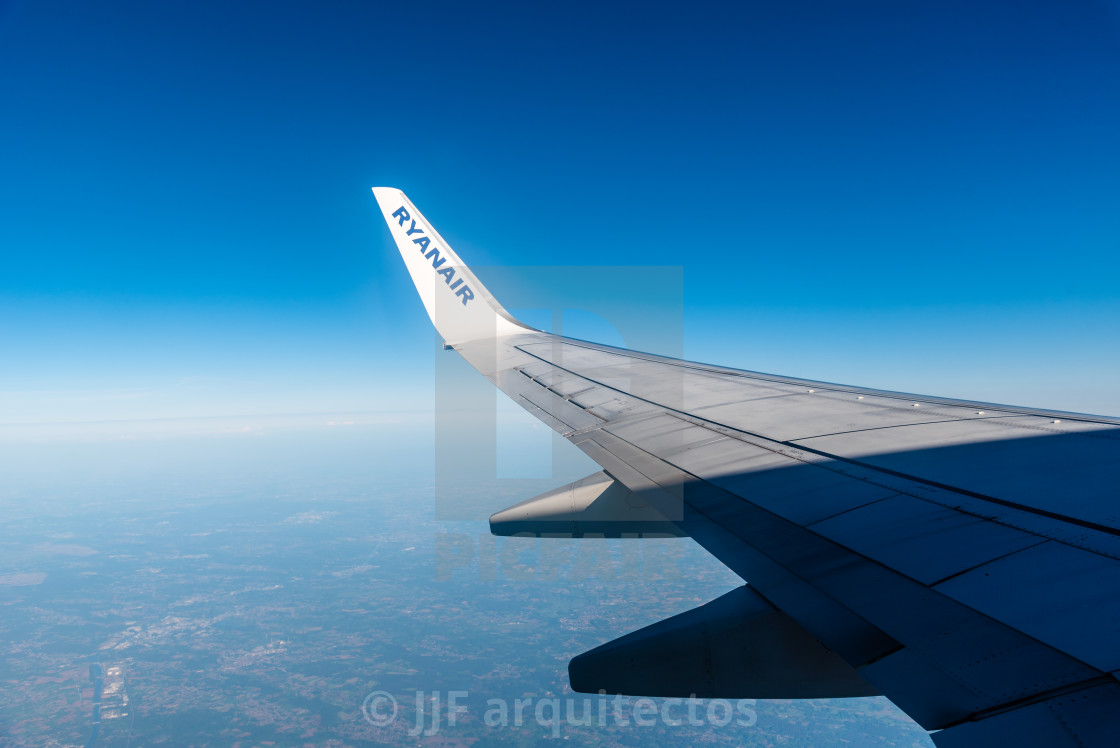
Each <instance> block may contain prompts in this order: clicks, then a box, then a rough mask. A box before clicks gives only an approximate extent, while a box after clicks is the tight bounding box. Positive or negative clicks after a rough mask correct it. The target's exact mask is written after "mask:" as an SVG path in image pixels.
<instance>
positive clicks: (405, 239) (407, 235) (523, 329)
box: [373, 187, 1120, 425]
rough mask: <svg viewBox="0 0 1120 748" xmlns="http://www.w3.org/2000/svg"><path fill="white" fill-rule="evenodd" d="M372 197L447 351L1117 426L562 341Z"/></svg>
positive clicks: (394, 204)
mask: <svg viewBox="0 0 1120 748" xmlns="http://www.w3.org/2000/svg"><path fill="white" fill-rule="evenodd" d="M373 195H374V197H375V198H376V200H377V203H378V206H379V207H380V209H381V213H382V216H383V217H384V219H385V223H386V224H387V225H388V227H389V232H390V234H392V236H393V240H394V241H395V242H396V245H397V249H398V250H399V251H400V253H401V257H402V259H403V260H404V263H405V266H406V267H407V268H408V272H409V275H410V276H411V277H412V281H413V283H414V285H415V286H416V290H417V292H418V293H419V295H420V299H421V301H422V302H423V304H424V308H425V309H426V310H427V312H428V317H429V318H430V319H431V320H432V324H433V325H434V326H435V328H436V331H437V332H438V333H439V334H440V336H441V337H443V339H444V342H445V343H446V344H447V345H448V346H449V347H452V346H458V345H462V344H465V343H470V342H472V341H478V340H493V339H496V338H502V337H506V336H509V335H517V334H524V333H536V334H545V335H549V336H550V337H552V338H554V339H557V340H563V341H564V342H566V343H569V344H572V345H577V346H586V347H588V348H592V349H597V350H600V351H607V352H613V353H617V354H621V355H625V356H627V357H630V358H635V359H644V360H648V361H655V362H658V363H662V364H666V365H671V366H675V367H680V368H682V369H686V370H696V371H704V372H709V373H713V374H718V375H725V376H732V377H746V378H751V379H757V380H764V381H774V382H781V383H784V384H795V385H803V386H805V387H806V388H812V389H819V390H821V391H826V390H834V391H839V392H844V393H850V394H852V395H855V396H857V397H858V396H860V395H869V396H871V395H873V396H877V397H887V398H895V399H899V400H905V401H912V402H921V403H928V404H930V405H945V406H959V407H967V408H976V409H980V410H985V409H987V410H1000V411H1003V412H1006V413H1013V414H1023V415H1037V416H1043V417H1057V418H1068V419H1070V420H1081V421H1091V422H1095V423H1104V424H1109V425H1120V417H1114V416H1101V415H1094V414H1087V413H1072V412H1067V411H1060V410H1051V409H1039V408H1029V407H1022V406H1014V405H1003V404H999V403H990V402H982V401H974V400H961V399H957V398H949V397H939V396H931V395H920V394H914V393H906V392H898V391H894V390H880V389H875V388H870V387H859V386H853V385H846V384H837V383H834V382H824V381H819V380H813V379H803V378H800V377H789V376H784V375H777V374H767V373H763V372H757V371H752V370H748V369H736V368H734V367H727V366H719V365H715V364H706V363H700V362H695V361H688V360H685V359H678V358H673V357H670V356H664V355H660V354H654V353H646V352H642V351H634V350H630V349H627V348H616V347H614V346H609V345H604V344H602V343H595V342H592V341H585V340H579V339H577V338H568V337H562V336H559V335H551V334H549V333H542V332H541V331H540V330H537V329H535V328H532V327H529V326H528V325H526V324H524V323H523V322H520V321H518V320H517V319H515V318H514V317H513V315H511V314H510V313H509V312H507V311H506V310H505V308H504V307H503V306H502V305H501V303H500V302H499V301H498V300H497V299H496V298H495V297H494V295H493V294H491V293H490V292H489V291H488V290H487V289H486V287H485V286H483V285H482V282H481V281H479V279H478V277H477V276H475V274H474V273H473V272H472V271H471V269H470V268H469V267H468V266H467V265H466V263H464V262H463V261H462V259H460V257H459V255H458V254H457V253H456V252H455V251H454V250H453V249H452V248H451V245H450V244H448V243H447V241H446V240H445V239H444V238H443V237H442V236H440V235H439V233H438V232H437V231H436V230H435V228H434V227H433V226H432V225H431V223H429V222H428V220H427V219H426V218H425V217H424V216H423V215H422V214H421V213H420V211H419V210H418V209H417V208H416V206H415V205H414V204H413V203H412V201H410V200H409V199H408V197H407V196H406V195H405V194H404V192H402V191H401V190H399V189H396V188H393V187H374V188H373Z"/></svg>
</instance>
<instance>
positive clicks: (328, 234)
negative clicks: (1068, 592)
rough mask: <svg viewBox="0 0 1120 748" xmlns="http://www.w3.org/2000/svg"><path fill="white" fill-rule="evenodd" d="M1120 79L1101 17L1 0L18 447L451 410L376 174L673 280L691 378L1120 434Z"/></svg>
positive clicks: (492, 258) (503, 232) (12, 387)
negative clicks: (47, 432)
mask: <svg viewBox="0 0 1120 748" xmlns="http://www.w3.org/2000/svg"><path fill="white" fill-rule="evenodd" d="M1117 80H1120V7H1118V5H1117V4H1116V3H1104V2H989V3H984V4H982V6H981V4H976V3H966V2H910V1H903V2H899V1H898V0H892V1H890V2H852V3H826V2H816V3H804V2H765V3H762V2H743V3H718V4H710V5H709V4H705V3H688V4H675V5H672V6H669V5H666V6H664V7H662V6H659V5H657V4H641V5H637V4H613V5H612V4H599V3H595V4H592V3H587V4H582V3H563V4H541V3H516V4H508V5H499V4H491V5H489V6H479V5H478V4H464V3H436V4H430V3H392V4H390V3H357V2H355V3H315V4H306V3H269V4H267V5H266V4H252V3H247V4H241V5H238V6H234V5H231V4H228V3H207V2H198V3H189V4H166V3H143V2H134V3H128V2H114V1H112V0H106V1H105V2H99V3H94V4H91V3H77V2H51V1H30V0H29V1H27V2H15V3H11V2H8V3H3V4H0V101H3V102H4V114H3V116H2V117H0V164H3V170H2V173H3V179H2V180H0V247H2V249H0V362H2V364H3V365H2V366H0V426H4V428H3V429H2V430H3V431H4V433H5V434H7V437H4V438H8V439H11V438H16V439H18V438H21V437H22V435H24V434H25V433H28V432H26V431H24V427H23V426H18V425H17V424H27V423H35V424H42V423H45V422H64V421H65V422H71V421H106V420H110V421H112V420H134V419H183V418H194V417H200V416H206V417H234V416H236V417H241V416H247V415H251V416H256V417H264V416H269V417H275V416H280V415H292V414H294V415H295V416H299V417H304V416H310V415H312V414H342V417H346V414H366V416H365V417H369V418H372V417H373V416H370V415H369V414H385V413H423V412H425V411H426V410H430V409H431V403H432V399H431V392H430V391H431V387H432V383H433V358H434V356H435V355H437V354H436V353H435V352H434V346H435V339H434V335H433V333H432V331H431V329H430V325H429V323H428V320H427V318H426V315H425V314H424V312H423V309H422V307H421V306H420V303H419V301H418V300H417V299H416V297H415V292H414V290H413V288H412V287H411V284H410V283H409V282H408V279H407V275H406V273H405V271H404V269H403V267H402V266H401V263H400V259H399V256H398V255H397V254H396V251H395V249H394V248H393V247H392V245H391V242H390V239H389V235H388V232H387V231H386V229H385V228H384V225H383V223H382V222H381V219H380V217H379V215H378V213H377V208H376V205H375V203H374V201H373V198H372V196H371V195H370V193H369V188H370V187H371V186H375V185H390V186H396V187H400V188H401V189H403V190H405V192H407V193H408V194H409V196H410V197H411V198H412V199H413V201H414V202H415V203H416V204H417V205H418V206H419V207H420V209H421V210H423V211H424V213H425V214H426V215H427V216H428V217H429V218H430V219H431V220H432V222H433V223H434V224H435V225H436V226H437V227H438V228H439V229H440V230H441V232H442V233H443V234H444V236H445V237H446V238H447V239H448V240H449V241H450V242H451V243H452V244H453V245H454V246H455V247H456V249H457V250H458V251H459V253H460V254H461V255H463V256H464V258H465V259H466V260H467V262H469V263H471V264H472V265H476V266H480V267H488V266H509V267H512V268H513V270H512V271H511V272H514V273H515V275H514V277H515V278H516V277H517V276H516V273H517V272H521V271H517V270H516V268H517V267H518V266H529V267H526V268H525V269H524V271H523V272H524V277H525V283H526V284H530V285H531V284H540V285H541V286H547V285H548V281H549V273H548V272H541V271H540V270H539V269H538V270H534V269H533V267H534V266H537V267H538V268H539V266H595V265H610V266H630V265H633V266H651V265H652V266H671V267H679V268H681V273H682V277H683V284H684V285H683V328H682V329H683V352H684V354H685V355H686V356H687V357H689V358H692V359H696V360H701V361H712V362H715V363H721V364H726V365H733V366H739V367H743V368H752V369H757V370H762V371H770V372H775V373H781V374H790V375H795V376H803V377H810V378H818V379H824V380H829V381H840V382H846V383H851V384H860V385H868V386H878V387H885V388H890V389H899V390H908V391H915V392H920V393H926V394H934V395H949V396H961V397H972V398H976V399H983V400H992V401H996V402H1009V403H1014V404H1025V405H1037V406H1040V407H1049V408H1060V409H1070V410H1080V411H1089V412H1099V413H1109V414H1120V393H1118V392H1117V388H1116V386H1115V384H1116V380H1117V373H1118V372H1120V344H1118V343H1120V336H1118V333H1117V331H1118V329H1120V258H1118V256H1120V138H1118V137H1117V133H1120V87H1117V85H1116V81H1117ZM480 272H481V274H482V275H483V279H484V280H487V276H486V275H485V272H482V271H480ZM587 283H588V287H586V288H581V289H571V297H570V298H571V300H572V301H571V302H570V303H568V304H565V306H566V307H567V308H569V309H571V310H576V311H578V310H579V309H581V306H580V301H579V300H580V298H589V297H592V296H594V295H598V294H611V295H613V296H615V297H617V298H620V299H623V300H629V302H630V303H632V304H633V305H634V307H635V308H639V309H640V308H642V307H641V305H649V304H651V303H654V302H653V301H652V300H651V299H650V298H648V296H647V295H646V294H645V293H644V292H643V288H642V285H641V284H627V283H619V282H612V283H611V284H609V285H608V287H602V284H600V285H596V284H595V279H594V276H593V275H592V276H590V277H588V280H587ZM495 285H497V284H495ZM492 290H495V291H497V290H498V289H497V288H495V289H492ZM550 290H551V291H552V292H553V293H557V294H561V296H560V297H559V298H561V299H563V298H565V297H564V296H563V295H562V294H563V293H564V292H565V289H564V288H559V289H556V288H553V289H550ZM499 295H500V294H499ZM550 303H556V302H550ZM560 303H563V302H560ZM511 306H512V305H511ZM529 313H530V314H533V312H529ZM566 319H568V320H569V327H568V328H566V331H567V332H570V333H572V334H574V335H576V336H579V337H593V336H595V335H598V334H599V333H602V332H603V325H602V324H595V323H594V322H593V321H588V319H590V315H584V317H583V318H582V319H583V321H582V322H581V317H580V315H579V314H578V313H573V314H570V315H568V316H567V317H566ZM608 333H609V331H608V332H607V333H604V334H608ZM673 343H674V341H666V346H667V347H669V348H671V347H672V345H673ZM680 344H681V341H679V340H678V341H676V345H678V346H679V345H680ZM316 417H317V416H316ZM332 417H333V416H332ZM354 417H357V416H354ZM378 417H380V416H378Z"/></svg>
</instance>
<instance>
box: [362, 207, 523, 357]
mask: <svg viewBox="0 0 1120 748" xmlns="http://www.w3.org/2000/svg"><path fill="white" fill-rule="evenodd" d="M373 196H374V197H375V198H377V204H378V205H379V206H380V207H381V213H382V215H383V216H384V217H385V223H387V224H388V225H389V233H391V234H392V235H393V240H394V241H396V243H397V249H399V250H400V253H401V257H402V258H404V264H405V266H406V267H407V268H408V272H409V275H411V276H412V282H413V283H415V284H416V290H417V291H418V292H419V294H420V300H421V301H423V302H424V308H425V309H427V310H428V316H429V317H430V318H431V320H432V324H433V325H435V326H436V331H437V332H439V334H440V335H441V336H442V337H443V339H444V341H445V343H446V344H447V345H449V346H451V345H456V344H459V343H466V342H469V341H472V340H480V339H483V338H495V337H500V336H503V335H512V334H515V333H520V332H531V331H532V328H530V327H527V326H525V325H523V324H521V323H520V322H518V321H517V320H515V319H514V318H513V317H512V316H510V314H509V312H507V311H506V310H505V309H503V308H502V305H501V304H499V303H498V300H497V299H495V298H494V297H493V296H492V295H491V294H490V292H489V291H487V290H486V288H485V287H484V286H483V285H482V284H481V283H480V282H479V280H478V278H476V277H475V275H474V273H472V272H471V271H470V268H468V267H467V266H466V265H465V264H463V261H462V260H460V259H459V256H458V255H457V254H455V252H454V251H453V250H452V249H451V246H450V245H449V244H448V243H447V242H446V241H444V239H443V237H442V236H440V235H439V233H438V232H437V231H436V230H435V229H434V228H432V225H431V224H430V223H428V221H427V220H426V219H425V218H424V216H422V215H421V214H420V211H418V210H417V209H416V206H415V205H413V204H412V202H411V201H410V200H409V199H408V198H407V197H405V194H404V193H403V192H401V191H400V190H398V189H394V188H392V187H374V188H373Z"/></svg>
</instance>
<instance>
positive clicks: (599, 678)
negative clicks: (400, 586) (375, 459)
mask: <svg viewBox="0 0 1120 748" xmlns="http://www.w3.org/2000/svg"><path fill="white" fill-rule="evenodd" d="M375 194H376V195H377V198H378V202H379V203H380V205H381V208H382V211H383V213H384V214H385V217H386V220H387V221H388V222H389V226H390V229H391V231H392V233H393V235H394V238H395V239H396V240H397V244H398V247H399V248H400V249H401V252H402V255H404V256H405V259H406V262H408V261H409V259H410V258H409V254H410V253H411V252H412V250H413V247H412V246H411V244H410V242H413V241H414V239H412V238H410V237H414V236H415V233H414V234H411V235H409V234H406V233H405V232H406V231H407V229H408V228H409V227H408V225H407V224H405V225H399V224H400V223H401V222H399V221H398V220H397V219H399V215H396V218H394V217H393V216H394V215H395V214H394V211H395V210H397V209H398V203H401V204H402V205H403V204H405V203H407V198H404V197H403V195H401V194H400V193H399V192H397V191H395V190H381V189H380V188H379V190H375ZM402 201H404V202H402ZM407 206H408V207H409V208H410V209H411V211H415V208H414V207H413V206H412V205H411V203H407ZM416 215H418V214H416ZM424 225H427V224H426V223H425V224H424ZM432 233H433V234H434V230H433V232H432ZM436 236H438V235H436ZM441 242H442V240H441ZM443 246H445V243H443ZM448 253H450V257H452V258H453V260H454V262H453V263H452V264H453V265H454V266H458V265H461V263H460V262H459V260H458V258H457V256H455V255H454V254H453V253H451V250H450V248H449V247H446V253H445V254H448ZM420 256H421V257H423V255H420ZM412 259H413V260H415V257H413V258H412ZM425 259H426V258H425ZM411 269H412V268H411V267H410V270H411ZM464 270H465V269H464ZM413 278H414V280H417V273H416V272H414V273H413ZM469 282H470V283H474V284H476V285H477V287H478V289H480V291H481V293H479V294H478V298H480V299H481V300H482V301H481V304H480V306H481V305H482V304H486V305H489V306H490V307H491V309H492V314H493V317H494V319H495V321H488V320H486V321H483V322H482V323H480V324H481V325H482V328H483V329H482V330H481V331H479V330H474V331H472V330H470V329H465V328H464V327H463V325H462V322H461V320H460V322H458V323H457V324H458V326H457V327H453V326H449V324H448V323H446V322H445V320H444V319H442V318H441V312H440V302H439V297H440V293H441V292H442V291H443V289H442V288H440V286H441V285H444V282H443V279H439V280H438V282H436V284H435V285H436V288H435V289H434V290H435V302H434V306H435V309H436V311H435V313H433V308H432V306H429V313H430V314H431V315H432V319H433V322H434V323H435V324H436V327H437V329H438V330H440V332H441V333H443V332H444V330H445V329H453V330H454V331H455V335H456V337H457V338H458V339H455V340H448V344H449V347H451V348H454V350H456V351H457V352H458V353H459V354H460V355H462V356H463V357H464V358H465V359H466V360H467V361H468V362H469V363H470V364H471V365H472V366H474V368H475V369H477V370H478V371H479V372H480V373H482V374H483V375H484V376H486V377H487V378H488V379H489V380H490V381H491V382H493V383H494V384H495V385H496V386H497V387H498V388H499V389H501V390H502V391H503V392H504V393H505V394H506V395H508V396H509V397H510V398H512V399H513V400H514V402H516V403H518V404H519V405H521V406H522V407H523V408H525V409H526V410H527V411H528V412H529V413H531V414H532V415H534V416H535V417H537V418H539V419H540V420H541V421H543V422H544V423H546V424H547V425H549V426H550V427H551V428H553V429H554V430H555V431H557V432H558V433H560V434H561V435H563V437H564V438H565V439H566V440H568V441H570V442H571V443H572V444H574V445H575V446H576V447H578V448H579V449H581V450H582V451H583V452H584V453H585V454H587V455H588V456H589V457H591V458H592V459H593V460H594V461H595V462H597V463H598V464H599V465H601V466H602V467H603V469H604V474H601V475H600V476H593V477H592V478H591V479H585V481H583V482H579V484H578V485H575V484H573V486H572V487H566V489H567V492H566V493H563V492H562V493H557V494H555V495H551V496H548V497H543V498H542V499H541V500H538V501H536V502H535V503H534V502H532V501H531V502H526V503H525V504H523V505H519V506H518V507H514V508H512V509H510V510H507V511H506V512H503V513H499V514H498V515H495V518H494V519H492V524H493V525H494V526H495V531H496V532H500V531H501V527H502V526H503V523H504V522H506V521H507V520H510V519H511V518H512V519H514V520H517V522H514V523H513V524H511V525H510V527H513V528H516V529H521V530H523V529H525V528H526V527H529V528H530V529H531V528H532V526H533V523H534V522H538V523H540V524H541V526H548V525H547V521H548V520H550V519H552V520H560V519H562V520H564V521H566V522H568V523H569V524H570V525H571V526H572V527H574V528H575V529H576V532H577V533H578V532H579V527H580V516H581V514H586V515H589V516H590V514H591V513H592V512H593V511H597V512H599V514H596V515H595V517H596V518H597V519H596V522H594V523H589V524H588V525H587V527H588V528H591V529H592V530H594V531H595V532H596V533H598V532H599V531H601V529H602V522H601V521H599V520H601V517H602V516H603V514H602V512H603V511H605V510H604V507H606V509H607V510H609V509H610V506H609V505H608V504H609V502H617V503H619V505H620V506H622V505H627V506H632V505H633V503H634V501H633V498H634V497H639V498H640V500H641V501H642V502H644V503H645V504H646V505H648V508H649V509H652V510H653V511H654V512H655V515H656V516H657V517H658V518H659V519H663V521H664V522H665V523H667V524H668V525H671V526H672V527H674V528H676V530H677V532H676V533H674V534H680V535H688V536H690V537H692V538H693V539H695V540H696V541H697V542H698V543H700V544H701V545H702V546H703V547H704V548H705V549H707V550H708V551H709V552H710V553H712V554H713V555H714V556H716V557H717V558H718V559H719V560H720V561H721V562H723V563H724V564H726V565H727V566H728V567H729V568H731V569H732V570H734V571H735V572H736V573H737V574H739V575H740V576H741V577H742V578H743V579H744V580H745V581H746V582H747V583H748V586H746V587H744V588H742V589H741V590H737V591H735V592H734V593H731V594H729V595H727V596H725V597H724V598H720V599H718V600H716V601H713V602H712V603H709V604H707V605H705V606H701V608H698V609H696V610H694V611H689V612H688V613H686V614H683V615H682V616H677V617H674V618H672V619H669V620H667V621H663V622H661V623H659V624H655V625H654V626H651V627H648V628H647V629H643V630H642V631H639V632H634V633H632V634H629V635H626V636H623V637H621V638H620V639H617V640H615V641H614V642H610V643H608V644H605V645H603V647H600V648H598V649H596V650H592V651H591V652H588V653H586V654H584V655H581V656H579V657H577V658H575V659H574V660H573V661H572V665H571V666H570V671H569V672H570V676H571V679H572V685H573V688H576V689H577V690H584V691H591V692H594V691H597V690H599V689H603V690H606V691H608V692H622V693H633V694H635V695H689V694H691V693H695V694H699V695H708V696H723V697H755V698H794V697H812V696H821V697H826V696H855V695H867V694H874V693H881V694H883V695H885V696H887V697H888V698H890V699H891V700H892V701H893V702H894V703H896V704H897V705H898V706H899V707H901V708H902V709H903V710H904V711H906V712H907V714H909V715H910V716H911V717H912V718H913V719H914V720H915V721H916V722H918V723H919V724H920V725H921V726H922V727H924V728H926V729H927V730H931V731H937V732H935V733H934V734H933V735H932V737H933V740H934V742H935V743H937V744H938V745H939V746H981V745H990V744H993V743H996V742H999V743H1018V744H1025V745H1047V746H1066V745H1068V746H1104V745H1113V744H1115V742H1116V735H1117V734H1118V729H1120V683H1118V682H1117V677H1118V675H1120V645H1118V638H1117V633H1118V629H1120V537H1118V536H1120V420H1118V419H1115V418H1107V417H1097V416H1088V415H1079V414H1068V413H1059V412H1054V411H1041V410H1031V409H1024V408H1017V407H1009V406H1002V405H992V404H986V403H974V402H966V401H958V400H951V399H944V398H932V397H923V396H916V395H907V394H902V393H895V392H885V391H878V390H871V389H862V388H857V387H848V386H842V385H835V384H828V383H820V382H812V381H808V380H801V379H792V378H786V377H779V376H772V375H767V374H760V373H756V372H748V371H740V370H734V369H727V368H722V367H718V366H709V365H705V364H697V363H691V362H686V361H680V360H676V359H670V358H664V357H659V356H655V355H650V354H644V353H637V352H633V351H627V350H623V349H618V348H612V347H609V346H603V345H597V344H594V343H588V342H584V341H579V340H573V339H568V338H563V337H558V336H554V335H550V334H547V333H542V332H539V331H535V330H531V329H530V328H527V327H525V326H523V325H521V324H520V323H517V322H516V321H515V320H513V319H512V317H509V315H508V314H507V313H505V311H504V310H502V309H501V308H500V306H498V305H497V302H496V301H493V297H491V296H490V295H489V294H486V293H485V292H484V289H482V288H481V285H480V284H478V282H477V279H475V278H474V277H473V275H472V276H470V277H469ZM420 284H421V281H420V280H417V285H418V287H420ZM447 285H448V286H449V289H448V290H450V283H448V284H447ZM421 295H422V296H424V289H421ZM427 298H431V296H429V297H427ZM425 303H426V305H427V304H428V301H427V299H426V301H425ZM456 303H458V302H456ZM459 306H465V304H459ZM446 311H447V313H448V314H454V313H456V312H457V311H459V310H458V309H456V308H455V306H454V305H449V306H448V307H446ZM480 319H481V317H480ZM472 324H476V326H477V325H478V324H479V323H472ZM492 326H493V329H496V330H497V331H496V332H493V331H492ZM447 337H450V336H448V335H447V334H446V333H445V338H447ZM604 487H608V488H610V489H611V490H605V488H604ZM557 496H560V499H557ZM620 497H621V498H620ZM558 501H560V503H561V504H562V505H563V511H562V512H558V511H557V510H556V508H555V507H556V506H557V502H558ZM534 512H535V513H534ZM550 513H551V514H552V516H548V515H549V514H550ZM608 514H609V512H608ZM515 515H516V516H515ZM560 515H563V516H560ZM627 516H628V515H626V513H625V512H622V513H621V514H618V522H619V527H620V529H621V533H617V534H625V531H626V529H627V526H628V519H627ZM646 520H648V517H646V516H645V515H643V520H642V522H646ZM642 522H635V523H633V527H634V528H638V529H640V528H641V527H648V526H651V525H648V524H646V525H643V524H642ZM654 524H656V523H654ZM587 534H589V535H590V534H593V533H592V532H591V531H588V532H587Z"/></svg>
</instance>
